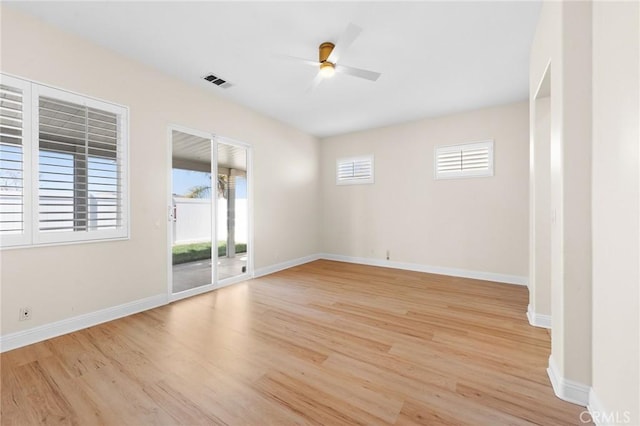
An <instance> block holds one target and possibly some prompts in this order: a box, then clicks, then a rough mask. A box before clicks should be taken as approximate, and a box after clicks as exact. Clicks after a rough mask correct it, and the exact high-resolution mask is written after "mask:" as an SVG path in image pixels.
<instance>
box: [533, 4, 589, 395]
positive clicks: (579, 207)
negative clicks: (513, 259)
mask: <svg viewBox="0 0 640 426" xmlns="http://www.w3.org/2000/svg"><path fill="white" fill-rule="evenodd" d="M549 63H550V64H551V65H550V69H551V74H550V78H551V80H550V87H551V93H550V108H551V116H550V120H551V125H550V130H551V131H550V136H551V137H550V168H549V173H550V176H549V177H550V181H549V182H550V185H551V191H550V204H551V205H550V207H551V212H550V215H551V236H550V252H551V268H550V270H551V315H552V318H551V324H552V332H551V359H550V366H551V367H553V368H552V369H551V371H552V374H551V375H552V377H554V375H553V373H554V372H555V373H556V376H555V378H556V379H558V380H560V379H562V380H569V381H571V382H574V383H578V384H580V387H579V389H580V390H579V391H578V392H574V391H575V388H574V387H571V386H568V387H567V386H563V385H562V383H556V384H555V385H556V386H558V387H557V388H556V392H557V393H558V394H559V395H560V396H561V397H563V398H566V399H568V400H574V401H581V402H583V403H586V394H587V391H586V389H588V386H589V385H590V384H591V268H590V265H591V185H590V181H591V4H590V3H589V2H563V3H560V2H545V3H544V5H543V8H542V11H541V14H540V20H539V22H538V27H537V30H536V36H535V38H534V42H533V45H532V49H531V59H530V88H531V91H530V102H531V109H532V118H531V122H532V123H535V95H536V92H537V90H538V87H539V86H540V83H541V82H542V80H543V77H544V73H545V70H546V68H547V67H548V66H549ZM534 143H535V140H534ZM535 179H536V182H535V183H534V184H537V183H538V182H543V180H540V181H539V179H542V178H541V177H540V176H539V175H536V176H535ZM541 184H544V183H541ZM536 208H537V206H536V205H535V204H532V205H531V206H530V209H531V210H530V211H531V212H532V214H535V211H536ZM537 284H538V283H537V282H533V283H530V286H531V287H535V286H537ZM565 391H566V393H565Z"/></svg>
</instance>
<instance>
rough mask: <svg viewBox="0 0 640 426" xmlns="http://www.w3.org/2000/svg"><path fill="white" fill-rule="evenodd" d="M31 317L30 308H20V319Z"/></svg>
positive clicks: (24, 319)
mask: <svg viewBox="0 0 640 426" xmlns="http://www.w3.org/2000/svg"><path fill="white" fill-rule="evenodd" d="M30 319H31V308H26V307H25V308H20V321H26V320H30Z"/></svg>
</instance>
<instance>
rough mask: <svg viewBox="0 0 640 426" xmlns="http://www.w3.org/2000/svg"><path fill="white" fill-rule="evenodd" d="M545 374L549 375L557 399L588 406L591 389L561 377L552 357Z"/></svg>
mask: <svg viewBox="0 0 640 426" xmlns="http://www.w3.org/2000/svg"><path fill="white" fill-rule="evenodd" d="M547 374H548V375H549V380H550V381H551V386H553V392H555V394H556V396H557V397H558V398H560V399H562V400H564V401H567V402H571V403H573V404H578V405H582V406H583V407H586V406H587V405H588V403H589V391H590V389H591V387H590V386H587V385H585V384H582V383H578V382H574V381H573V380H569V379H565V378H564V377H562V376H561V375H560V371H559V370H558V366H557V365H556V362H555V361H554V360H553V358H552V357H549V368H547Z"/></svg>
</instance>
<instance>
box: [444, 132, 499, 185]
mask: <svg viewBox="0 0 640 426" xmlns="http://www.w3.org/2000/svg"><path fill="white" fill-rule="evenodd" d="M434 163H435V164H434V170H435V178H436V179H450V178H463V177H482V176H493V141H483V142H473V143H468V144H461V145H449V146H440V147H436V148H435V155H434Z"/></svg>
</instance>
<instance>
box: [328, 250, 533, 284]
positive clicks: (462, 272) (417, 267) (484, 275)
mask: <svg viewBox="0 0 640 426" xmlns="http://www.w3.org/2000/svg"><path fill="white" fill-rule="evenodd" d="M320 259H326V260H335V261H338V262H348V263H358V264H361V265H369V266H381V267H383V268H394V269H404V270H407V271H416V272H426V273H429V274H440V275H450V276H453V277H462V278H472V279H476V280H485V281H495V282H499V283H506V284H516V285H527V282H528V280H529V279H528V277H524V276H519V275H506V274H497V273H493V272H483V271H470V270H467V269H457V268H446V267H441V266H430V265H421V264H417V263H405V262H396V261H393V260H384V259H371V258H366V257H352V256H343V255H339V254H329V253H323V254H321V255H320Z"/></svg>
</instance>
